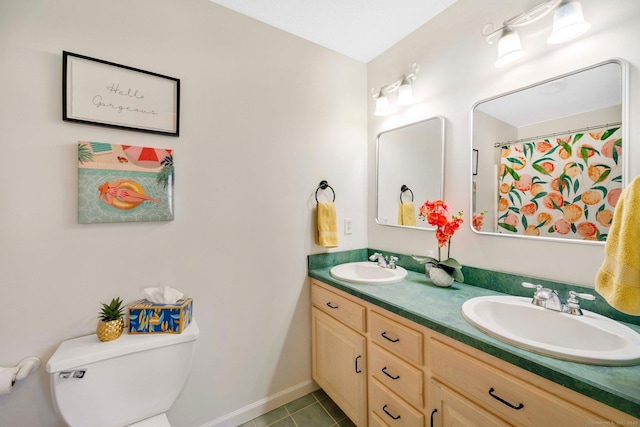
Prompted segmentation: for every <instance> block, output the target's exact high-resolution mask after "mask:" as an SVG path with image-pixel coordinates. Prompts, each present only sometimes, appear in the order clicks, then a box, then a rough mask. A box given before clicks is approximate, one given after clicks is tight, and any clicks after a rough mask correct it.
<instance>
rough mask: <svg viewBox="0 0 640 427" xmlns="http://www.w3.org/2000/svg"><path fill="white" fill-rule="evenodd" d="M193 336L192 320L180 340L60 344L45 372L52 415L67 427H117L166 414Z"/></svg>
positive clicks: (185, 369) (146, 337) (185, 371)
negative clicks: (48, 381)
mask: <svg viewBox="0 0 640 427" xmlns="http://www.w3.org/2000/svg"><path fill="white" fill-rule="evenodd" d="M199 334H200V330H199V329H198V324H197V323H196V320H195V319H192V321H191V323H190V324H189V326H188V327H187V328H186V329H185V330H184V331H182V333H181V334H133V335H128V334H124V335H122V336H121V337H120V338H118V339H117V340H115V341H109V342H101V341H99V340H98V337H97V336H96V335H95V334H92V335H87V336H84V337H80V338H74V339H71V340H68V341H64V342H62V344H60V346H59V347H58V349H57V350H56V351H55V353H54V354H53V355H52V356H51V358H50V359H49V361H48V362H47V366H46V369H47V372H49V374H50V375H49V377H50V380H51V394H52V397H53V403H54V406H55V408H56V411H57V412H58V414H59V415H60V416H61V417H62V419H63V420H64V421H65V422H66V423H67V424H68V425H69V426H71V427H76V426H96V427H122V426H126V425H129V424H132V423H134V422H137V421H141V420H144V419H146V418H149V417H152V416H154V415H157V414H162V413H164V412H166V411H167V410H168V409H169V408H170V407H171V405H172V404H173V402H174V401H175V400H176V398H177V397H178V394H179V393H180V391H181V390H182V387H183V386H184V384H185V382H186V380H187V377H188V375H189V371H190V370H191V363H192V360H193V354H194V349H195V340H196V339H197V338H198V336H199Z"/></svg>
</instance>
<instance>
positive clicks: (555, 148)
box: [545, 140, 560, 155]
mask: <svg viewBox="0 0 640 427" xmlns="http://www.w3.org/2000/svg"><path fill="white" fill-rule="evenodd" d="M546 141H547V142H549V141H548V140H546ZM559 148H560V145H556V146H555V147H553V148H552V149H551V150H549V151H547V152H546V153H545V154H547V155H550V154H553V153H554V152H555V151H556V150H557V149H559Z"/></svg>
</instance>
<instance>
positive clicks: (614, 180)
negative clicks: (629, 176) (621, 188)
mask: <svg viewBox="0 0 640 427" xmlns="http://www.w3.org/2000/svg"><path fill="white" fill-rule="evenodd" d="M611 181H612V182H622V175H619V176H616V177H615V178H611Z"/></svg>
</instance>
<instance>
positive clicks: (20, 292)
mask: <svg viewBox="0 0 640 427" xmlns="http://www.w3.org/2000/svg"><path fill="white" fill-rule="evenodd" d="M62 50H68V51H71V52H74V53H79V54H84V55H87V56H91V57H95V58H99V59H104V60H108V61H112V62H115V63H119V64H124V65H128V66H132V67H136V68H140V69H144V70H149V71H153V72H157V73H161V74H165V75H168V76H172V77H177V78H180V79H181V84H182V92H181V107H182V110H181V135H180V137H179V138H172V137H167V136H156V135H149V134H144V133H139V132H132V131H126V130H116V129H107V128H101V127H97V126H89V125H81V124H72V123H67V122H63V121H62V119H61V117H62V113H61V79H62V73H61V69H62V64H61V61H62ZM0 81H2V82H3V83H2V91H1V93H2V102H0V129H1V132H2V137H1V138H0V147H1V155H0V158H1V159H2V160H1V165H0V180H1V181H2V183H3V186H2V190H0V194H1V195H2V200H3V201H4V203H3V204H2V208H1V209H0V274H1V278H0V289H2V293H1V294H0V301H1V302H2V304H1V306H2V316H1V318H2V322H1V323H0V366H10V365H14V364H16V363H17V362H18V361H20V360H21V359H22V358H23V357H26V356H30V355H34V356H38V357H40V358H41V359H42V360H43V362H46V361H47V359H48V358H49V357H50V355H51V354H52V353H53V351H54V350H55V348H56V347H57V345H58V344H59V343H60V342H61V341H62V340H65V339H68V338H72V337H76V336H80V335H84V334H88V333H92V332H93V331H95V325H96V322H97V319H96V316H97V313H98V310H99V303H100V302H101V301H102V302H107V301H109V300H110V299H111V298H112V297H115V296H117V295H119V296H121V297H122V298H123V299H124V300H125V301H127V302H129V301H132V300H134V299H137V298H138V297H139V296H140V290H141V288H143V287H146V286H155V285H157V284H160V283H162V284H167V285H171V286H174V287H176V288H178V289H180V290H182V291H183V292H185V293H186V294H188V295H190V296H192V297H193V298H194V314H195V317H196V318H197V320H198V323H199V325H200V329H201V336H200V339H199V341H198V343H197V354H196V357H195V361H194V367H193V374H192V375H191V377H190V379H189V381H188V383H187V385H186V388H185V390H184V392H183V394H182V395H181V397H180V398H179V400H178V401H177V403H176V405H175V406H174V408H172V410H171V411H170V413H169V418H170V420H171V421H172V423H173V425H175V426H177V427H180V426H200V425H207V423H209V422H211V421H213V420H218V421H221V420H224V419H225V417H227V416H228V415H229V414H232V413H234V411H240V412H242V408H246V407H247V406H248V405H253V404H256V402H258V403H260V402H261V401H262V399H268V398H270V397H273V396H274V395H276V394H278V393H281V392H283V391H284V392H286V391H287V390H289V391H291V390H293V394H295V393H296V392H300V391H304V388H305V387H307V388H308V387H310V386H311V383H310V376H311V375H310V363H311V362H310V360H311V359H310V322H309V310H310V304H309V290H308V284H307V280H306V256H307V255H308V254H309V253H318V252H324V251H326V249H324V248H319V247H317V246H315V244H314V243H313V234H312V218H313V215H312V206H313V204H314V203H315V200H314V198H313V197H314V192H315V190H316V187H317V185H318V183H319V182H320V181H321V180H323V179H326V180H328V181H329V184H330V185H331V186H332V187H333V188H334V189H335V190H336V193H337V199H336V204H337V211H338V216H339V228H340V246H339V248H338V249H337V250H347V249H355V248H361V247H366V245H367V235H366V233H367V231H366V227H367V223H366V214H367V212H366V209H367V203H366V197H367V194H366V188H367V178H368V177H367V174H366V169H367V157H366V156H367V150H366V144H367V139H366V120H367V115H366V100H365V97H366V94H367V88H366V86H365V83H366V66H365V65H364V64H362V63H359V62H357V61H354V60H351V59H349V58H346V57H344V56H341V55H338V54H336V53H334V52H332V51H329V50H327V49H324V48H321V47H318V46H316V45H314V44H311V43H309V42H307V41H304V40H302V39H299V38H296V37H293V36H291V35H289V34H286V33H284V32H282V31H279V30H276V29H274V28H272V27H269V26H267V25H264V24H261V23H258V22H257V21H254V20H252V19H249V18H246V17H244V16H241V15H239V14H236V13H234V12H231V11H229V10H227V9H224V8H222V7H220V6H218V5H216V4H214V3H212V2H210V1H208V0H181V1H175V0H174V1H172V0H136V1H128V0H82V1H77V0H57V1H55V2H54V1H45V0H3V1H2V2H1V3H0ZM78 140H90V141H102V142H110V143H115V144H133V145H148V146H156V147H167V148H173V149H175V161H176V186H175V197H176V208H175V210H176V219H175V221H173V222H158V223H124V224H94V225H79V224H77V166H76V158H77V157H76V144H77V141H78ZM320 197H323V196H322V195H321V196H320ZM312 201H313V203H312ZM344 217H351V218H353V234H352V235H350V236H345V235H344V234H342V225H343V224H342V219H343V218H344ZM167 369H170V367H167ZM160 374H161V373H160ZM236 421H237V419H236ZM0 425H1V426H3V427H41V426H60V425H62V422H61V421H60V420H59V419H58V418H57V417H56V415H55V414H54V412H53V407H52V403H51V399H50V397H49V380H48V377H47V375H46V373H45V372H44V368H41V369H40V371H39V372H38V373H37V374H36V375H34V376H32V377H29V378H28V379H27V380H26V381H24V382H22V383H20V384H18V385H17V387H16V389H15V391H14V392H13V393H12V394H11V395H8V396H0ZM229 425H235V424H233V423H232V422H231V423H230V424H229Z"/></svg>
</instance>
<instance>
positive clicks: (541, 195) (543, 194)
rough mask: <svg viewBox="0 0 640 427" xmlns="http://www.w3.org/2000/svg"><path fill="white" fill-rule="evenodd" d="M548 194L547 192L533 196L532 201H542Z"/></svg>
mask: <svg viewBox="0 0 640 427" xmlns="http://www.w3.org/2000/svg"><path fill="white" fill-rule="evenodd" d="M547 194H548V193H547V192H546V191H541V192H539V193H538V194H536V195H535V196H533V198H532V199H531V201H532V202H533V201H534V200H537V199H540V198H541V197H544V196H546V195H547Z"/></svg>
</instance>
